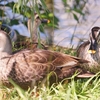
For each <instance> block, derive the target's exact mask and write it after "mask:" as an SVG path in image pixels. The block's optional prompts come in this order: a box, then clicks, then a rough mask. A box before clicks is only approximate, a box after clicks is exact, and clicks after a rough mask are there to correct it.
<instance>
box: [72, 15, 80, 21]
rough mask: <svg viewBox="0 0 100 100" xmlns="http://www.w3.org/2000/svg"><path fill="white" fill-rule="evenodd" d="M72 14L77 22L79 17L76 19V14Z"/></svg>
mask: <svg viewBox="0 0 100 100" xmlns="http://www.w3.org/2000/svg"><path fill="white" fill-rule="evenodd" d="M73 16H74V19H75V20H76V21H77V22H79V19H78V17H77V15H76V14H73Z"/></svg>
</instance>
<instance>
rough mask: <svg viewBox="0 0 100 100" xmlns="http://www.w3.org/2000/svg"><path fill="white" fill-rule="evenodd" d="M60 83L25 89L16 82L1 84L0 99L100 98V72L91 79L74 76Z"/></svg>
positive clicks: (62, 99)
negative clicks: (8, 86)
mask: <svg viewBox="0 0 100 100" xmlns="http://www.w3.org/2000/svg"><path fill="white" fill-rule="evenodd" d="M68 80H69V79H64V80H63V81H62V82H59V83H58V84H56V83H55V84H53V85H52V86H51V87H49V86H45V85H42V86H39V87H34V89H33V90H31V91H30V89H29V90H27V91H25V90H23V89H21V88H20V87H19V86H17V85H16V84H15V83H14V82H12V81H11V80H10V81H11V83H12V84H13V85H14V88H7V87H4V86H0V100H100V79H99V74H97V75H95V76H94V77H92V78H90V79H75V78H74V76H72V77H71V78H70V82H68Z"/></svg>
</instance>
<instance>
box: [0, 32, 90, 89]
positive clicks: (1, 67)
mask: <svg viewBox="0 0 100 100" xmlns="http://www.w3.org/2000/svg"><path fill="white" fill-rule="evenodd" d="M2 37H3V38H2ZM0 38H2V40H3V39H4V40H3V41H5V42H2V41H0V43H1V44H0V83H4V84H9V81H8V78H11V79H12V80H13V81H14V82H16V83H17V84H18V85H20V86H21V87H23V88H24V87H25V88H26V87H31V85H32V84H33V83H36V82H37V81H39V80H43V79H44V77H45V76H46V75H47V74H48V73H49V72H51V71H55V72H56V73H57V75H58V77H59V78H63V77H66V76H69V74H68V75H67V73H70V72H71V71H70V70H71V69H73V68H74V67H76V69H75V70H74V72H75V71H76V70H77V66H80V64H83V63H87V62H88V61H87V60H83V59H80V58H77V57H73V56H70V55H66V54H63V53H59V52H54V51H49V50H42V49H34V50H28V49H25V50H22V51H19V52H17V53H14V54H11V51H12V48H10V47H11V42H10V39H9V37H8V35H7V34H6V33H5V32H3V31H0ZM5 45H7V48H5ZM5 49H9V50H8V51H6V50H5ZM9 51H10V52H9ZM64 68H65V69H64ZM65 70H66V71H65ZM67 70H69V72H67ZM59 71H60V72H59ZM72 72H73V70H72Z"/></svg>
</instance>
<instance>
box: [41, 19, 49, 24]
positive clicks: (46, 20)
mask: <svg viewBox="0 0 100 100" xmlns="http://www.w3.org/2000/svg"><path fill="white" fill-rule="evenodd" d="M41 23H46V24H47V23H50V20H48V19H42V20H41Z"/></svg>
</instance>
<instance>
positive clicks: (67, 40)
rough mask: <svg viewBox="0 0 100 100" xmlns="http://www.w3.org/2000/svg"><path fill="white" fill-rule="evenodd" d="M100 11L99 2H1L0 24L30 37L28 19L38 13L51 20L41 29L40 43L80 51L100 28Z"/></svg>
mask: <svg viewBox="0 0 100 100" xmlns="http://www.w3.org/2000/svg"><path fill="white" fill-rule="evenodd" d="M99 10H100V0H0V22H1V25H2V24H4V25H7V26H9V27H10V28H11V30H12V31H13V35H14V34H17V35H19V36H21V35H22V36H27V37H30V33H29V31H28V28H27V19H28V18H30V17H34V13H38V14H39V16H40V17H41V18H47V19H49V20H50V23H49V24H48V25H42V26H40V27H39V32H40V37H41V41H43V42H45V44H47V45H56V46H62V47H68V48H77V47H78V46H79V45H80V44H81V43H82V42H83V41H86V40H87V39H88V36H89V33H90V31H91V28H92V27H93V26H100V11H99ZM12 38H13V36H12Z"/></svg>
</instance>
